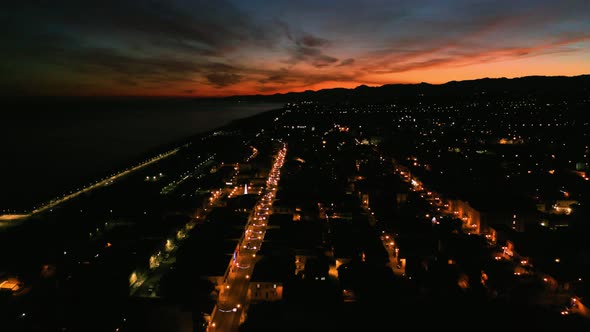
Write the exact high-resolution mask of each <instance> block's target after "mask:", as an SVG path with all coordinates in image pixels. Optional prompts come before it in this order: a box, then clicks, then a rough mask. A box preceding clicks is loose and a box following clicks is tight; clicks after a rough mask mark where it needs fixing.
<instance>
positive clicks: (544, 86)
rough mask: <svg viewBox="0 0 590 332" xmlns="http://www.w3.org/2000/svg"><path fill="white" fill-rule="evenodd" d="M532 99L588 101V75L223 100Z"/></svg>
mask: <svg viewBox="0 0 590 332" xmlns="http://www.w3.org/2000/svg"><path fill="white" fill-rule="evenodd" d="M527 96H528V97H534V98H537V99H547V100H551V99H555V98H560V99H563V98H564V97H574V98H575V97H589V98H590V74H584V75H578V76H523V77H518V78H505V77H502V78H480V79H474V80H464V81H449V82H447V83H443V84H430V83H416V84H386V85H382V86H377V87H369V86H366V85H360V86H358V87H356V88H351V89H347V88H332V89H322V90H317V91H314V90H307V91H303V92H288V93H282V94H281V93H277V94H273V95H261V94H257V95H243V96H231V97H225V98H223V99H230V100H241V101H269V102H297V101H304V100H308V101H320V102H335V103H342V102H344V103H386V102H404V101H405V102H410V101H420V100H422V99H428V100H430V101H433V100H438V101H445V100H453V99H457V98H467V99H478V100H481V99H484V100H485V99H491V98H498V97H527Z"/></svg>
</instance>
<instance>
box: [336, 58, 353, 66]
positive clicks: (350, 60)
mask: <svg viewBox="0 0 590 332" xmlns="http://www.w3.org/2000/svg"><path fill="white" fill-rule="evenodd" d="M353 63H354V59H353V58H348V59H344V60H342V61H340V63H339V64H338V67H344V66H349V65H352V64H353Z"/></svg>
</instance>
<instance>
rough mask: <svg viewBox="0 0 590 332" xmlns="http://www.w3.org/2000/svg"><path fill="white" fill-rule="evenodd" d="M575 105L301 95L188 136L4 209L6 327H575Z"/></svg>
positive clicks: (580, 138) (585, 158) (581, 308)
mask: <svg viewBox="0 0 590 332" xmlns="http://www.w3.org/2000/svg"><path fill="white" fill-rule="evenodd" d="M589 105H590V99H589V98H588V97H587V96H586V97H582V98H578V99H563V100H555V99H551V100H543V99H542V98H536V97H531V96H508V97H506V98H503V99H502V98H493V99H486V98H475V99H460V100H454V101H452V102H449V101H440V102H437V101H427V100H421V101H418V102H407V101H405V102H404V101H402V102H399V103H395V104H394V103H387V104H384V103H375V104H366V103H363V104H354V103H327V102H318V101H311V100H310V101H297V102H289V103H286V104H285V106H284V107H283V108H281V109H278V110H273V111H269V112H265V113H261V114H259V115H256V116H253V117H250V118H245V119H242V120H238V121H235V122H234V123H232V124H231V125H228V126H226V127H222V128H219V129H217V130H215V131H212V132H209V133H206V134H203V135H197V136H195V137H194V138H193V139H191V140H190V141H189V142H186V143H184V144H182V145H179V146H178V147H175V150H174V153H173V154H170V155H165V157H162V158H161V159H158V160H156V161H154V162H152V163H149V164H146V165H145V166H142V167H141V168H138V169H134V170H133V171H132V172H129V174H127V173H125V174H123V175H122V176H117V177H116V178H114V179H113V180H112V181H107V182H104V183H103V182H101V183H98V184H97V185H95V186H94V187H92V188H91V190H87V191H83V192H81V193H80V194H79V195H77V196H76V197H72V198H71V199H69V200H68V201H67V202H59V204H52V205H50V206H48V207H47V208H45V209H42V210H41V211H39V212H38V213H35V214H33V215H31V216H28V217H27V220H25V221H21V222H19V223H22V224H19V225H18V226H14V227H11V226H10V225H11V222H15V221H11V220H7V221H3V223H2V224H1V225H2V226H1V227H2V228H3V229H2V232H1V233H0V238H1V240H0V244H1V245H2V255H3V257H2V262H3V266H2V269H1V271H3V272H2V274H0V289H1V290H2V293H1V294H2V298H1V299H0V301H2V304H3V308H5V309H3V312H2V315H4V316H6V319H3V320H2V324H5V325H6V326H7V327H8V328H9V329H8V330H10V328H13V329H15V330H31V331H45V330H61V331H95V330H96V331H161V330H169V331H210V332H212V331H235V332H238V331H240V332H249V331H301V330H308V331H326V330H334V331H336V330H350V329H351V328H354V329H361V330H365V329H374V328H375V329H376V328H387V329H391V330H393V329H395V328H396V327H397V326H399V325H400V324H401V325H403V326H413V327H416V328H420V327H423V326H427V324H429V323H428V322H429V321H431V322H434V323H436V324H437V325H438V326H440V327H452V328H453V329H455V330H463V329H464V330H468V329H469V330H471V329H473V328H476V327H479V326H481V325H485V326H487V327H492V328H498V329H499V328H515V327H518V328H539V327H560V328H564V327H572V328H576V327H588V326H590V312H589V311H588V310H589V309H588V305H589V295H590V294H589V293H588V291H589V289H588V280H590V275H588V271H590V266H589V265H590V260H589V259H588V258H589V257H590V256H589V255H590V241H588V234H590V233H589V232H588V231H589V230H590V224H589V223H588V216H589V214H588V204H589V202H588V198H589V197H590V181H589V179H590V173H589V172H590V170H589V168H590V145H589V142H590V139H589V137H588V135H589V133H590V116H589V115H588V114H587V112H584V111H587V109H588V106H589ZM56 201H57V200H56ZM425 324H426V325H425ZM474 324H479V325H474ZM428 326H430V325H428Z"/></svg>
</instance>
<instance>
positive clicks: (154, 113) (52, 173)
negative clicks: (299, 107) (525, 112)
mask: <svg viewBox="0 0 590 332" xmlns="http://www.w3.org/2000/svg"><path fill="white" fill-rule="evenodd" d="M3 104H4V106H2V110H1V111H0V211H2V210H5V209H20V210H22V209H29V208H31V207H32V204H37V203H40V202H44V201H47V200H48V199H51V198H53V197H55V196H58V195H60V194H63V193H65V192H67V191H69V190H71V189H74V188H75V187H76V186H78V185H79V184H83V183H89V182H91V181H93V180H96V179H97V178H96V175H97V174H103V173H104V172H106V171H108V170H113V169H119V167H120V168H121V169H122V168H124V167H125V166H127V164H125V163H126V162H127V161H130V160H132V159H134V158H138V157H140V156H142V155H144V154H145V153H146V152H147V151H150V150H152V149H157V148H158V146H163V145H166V144H170V143H172V142H176V141H178V140H182V139H183V138H187V137H189V136H192V135H195V134H200V133H205V132H207V131H210V130H212V129H215V128H218V127H220V126H223V125H226V124H228V123H230V122H231V121H232V120H235V119H240V118H245V117H248V116H252V115H255V114H258V113H261V112H264V111H269V110H273V109H277V108H281V107H282V106H283V105H282V104H272V103H255V102H237V101H235V102H234V101H221V100H207V101H204V100H168V99H164V100H139V99H130V100H128V99H122V100H119V99H116V100H103V99H86V98H80V99H73V100H71V99H48V100H46V99H41V100H39V99H34V100H18V101H13V100H11V101H10V102H6V103H3Z"/></svg>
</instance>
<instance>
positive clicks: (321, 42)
mask: <svg viewBox="0 0 590 332" xmlns="http://www.w3.org/2000/svg"><path fill="white" fill-rule="evenodd" d="M329 43H330V42H329V41H328V40H327V39H323V38H319V37H315V36H312V35H310V34H305V35H303V36H301V37H299V38H298V39H297V45H302V46H305V47H320V46H326V45H328V44H329Z"/></svg>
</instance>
